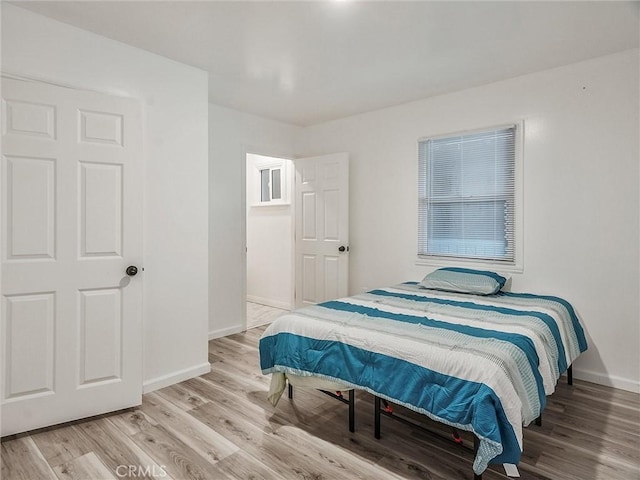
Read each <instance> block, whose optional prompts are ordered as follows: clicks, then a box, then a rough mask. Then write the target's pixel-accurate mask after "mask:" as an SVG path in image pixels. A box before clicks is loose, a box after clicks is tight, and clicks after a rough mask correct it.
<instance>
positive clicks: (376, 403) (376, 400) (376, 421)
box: [373, 396, 380, 439]
mask: <svg viewBox="0 0 640 480" xmlns="http://www.w3.org/2000/svg"><path fill="white" fill-rule="evenodd" d="M373 426H374V428H373V430H374V436H375V437H376V438H377V439H380V397H378V396H374V397H373Z"/></svg>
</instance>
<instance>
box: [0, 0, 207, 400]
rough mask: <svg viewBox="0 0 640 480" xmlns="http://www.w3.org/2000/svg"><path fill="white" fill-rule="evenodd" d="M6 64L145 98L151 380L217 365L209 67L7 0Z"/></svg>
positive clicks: (170, 379) (162, 381) (147, 371)
mask: <svg viewBox="0 0 640 480" xmlns="http://www.w3.org/2000/svg"><path fill="white" fill-rule="evenodd" d="M2 70H3V71H4V72H9V73H12V74H20V75H24V76H30V77H35V78H39V79H45V80H49V81H52V82H57V83H62V84H67V85H71V86H75V87H78V88H83V89H89V90H96V91H100V92H105V93H110V94H114V95H120V96H128V97H134V98H136V99H139V101H140V102H141V104H142V107H143V129H144V148H145V175H146V183H145V185H144V186H143V185H141V186H140V187H141V188H144V189H145V195H144V202H145V204H144V268H145V272H144V274H143V278H142V280H143V282H144V287H143V291H144V311H143V338H144V345H143V348H144V354H143V358H144V366H143V368H144V370H143V372H144V373H143V375H144V381H145V387H144V389H145V391H149V390H151V389H155V388H158V387H161V386H164V385H167V384H170V383H174V382H176V381H180V380H183V379H185V378H189V377H191V376H194V375H199V374H201V373H203V372H205V371H208V369H209V363H208V352H207V318H208V289H207V283H208V280H207V279H208V268H207V267H208V252H207V248H208V244H207V236H208V226H207V222H208V218H207V195H208V193H207V191H208V185H207V167H208V162H207V142H208V139H207V136H208V131H207V98H208V94H207V74H206V73H205V72H203V71H201V70H198V69H195V68H192V67H188V66H186V65H182V64H179V63H176V62H173V61H171V60H168V59H166V58H162V57H159V56H157V55H154V54H151V53H148V52H146V51H143V50H139V49H136V48H133V47H130V46H127V45H124V44H122V43H118V42H115V41H112V40H109V39H107V38H104V37H100V36H98V35H95V34H92V33H89V32H87V31H84V30H80V29H77V28H74V27H71V26H69V25H66V24H63V23H60V22H56V21H53V20H50V19H48V18H46V17H43V16H40V15H36V14H34V13H31V12H28V11H26V10H23V9H21V8H17V7H15V6H12V5H7V4H6V3H5V2H2Z"/></svg>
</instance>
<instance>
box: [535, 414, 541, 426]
mask: <svg viewBox="0 0 640 480" xmlns="http://www.w3.org/2000/svg"><path fill="white" fill-rule="evenodd" d="M536 425H537V426H539V427H541V426H542V414H540V416H539V417H538V418H536Z"/></svg>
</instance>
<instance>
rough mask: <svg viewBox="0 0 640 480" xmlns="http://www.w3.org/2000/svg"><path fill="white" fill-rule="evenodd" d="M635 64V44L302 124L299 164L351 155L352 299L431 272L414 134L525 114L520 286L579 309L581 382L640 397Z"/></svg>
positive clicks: (578, 373) (475, 125) (516, 287)
mask: <svg viewBox="0 0 640 480" xmlns="http://www.w3.org/2000/svg"><path fill="white" fill-rule="evenodd" d="M638 66H639V65H638V51H637V50H633V51H628V52H623V53H620V54H616V55H611V56H606V57H601V58H598V59H595V60H591V61H586V62H582V63H578V64H575V65H569V66H565V67H562V68H557V69H553V70H548V71H544V72H540V73H536V74H532V75H526V76H523V77H519V78H514V79H511V80H507V81H503V82H499V83H493V84H490V85H486V86H482V87H478V88H473V89H469V90H464V91H460V92H457V93H454V94H449V95H442V96H438V97H433V98H429V99H425V100H422V101H418V102H412V103H409V104H404V105H400V106H396V107H393V108H389V109H385V110H379V111H375V112H371V113H366V114H362V115H357V116H353V117H349V118H345V119H341V120H337V121H333V122H329V123H326V124H322V125H317V126H312V127H309V128H306V129H304V130H303V131H302V134H301V135H299V137H298V144H297V150H296V151H297V153H298V154H299V155H300V156H311V155H319V154H324V153H330V152H341V151H345V152H349V154H350V158H351V172H350V173H351V175H350V179H351V184H350V189H351V190H350V191H351V206H350V208H351V211H350V218H351V227H350V234H351V254H350V255H351V257H350V291H351V293H355V292H359V291H361V290H363V289H366V288H370V287H375V286H381V285H388V284H393V283H396V282H400V281H405V280H417V279H420V278H422V276H424V275H425V274H426V273H427V272H428V271H430V270H431V269H430V268H427V267H421V266H417V265H416V264H415V260H416V253H415V252H416V232H417V200H416V199H417V159H416V141H417V139H418V138H420V137H424V136H427V135H432V134H441V133H447V132H457V131H461V130H466V129H473V128H478V127H483V126H491V125H496V124H502V123H504V122H510V121H516V120H520V119H523V120H524V121H525V146H524V229H525V232H524V272H523V273H522V274H514V278H513V287H512V289H513V290H514V291H530V292H539V293H550V294H555V295H559V296H562V297H565V298H566V299H568V300H569V301H571V302H572V303H573V304H574V305H575V306H576V308H577V310H578V312H579V313H580V314H581V316H582V318H583V321H584V324H585V326H586V331H587V332H588V335H589V340H590V342H589V343H590V347H589V350H588V351H587V353H585V354H584V355H583V356H582V357H581V358H580V359H579V360H578V361H577V362H576V364H575V368H574V372H575V375H576V377H579V378H584V379H588V380H592V381H596V382H599V383H604V384H610V385H615V386H618V387H621V388H626V389H630V390H636V391H637V390H639V388H640V387H639V378H640V372H639V369H640V353H639V351H640V348H639V340H640V330H639V329H640V327H639V325H640V310H639V303H638V302H639V300H638V298H639V287H640V286H639V279H638V276H639V273H638V271H639V261H640V259H639V236H638V220H639V213H638V212H639V198H638V189H639V178H638V175H639V168H638V165H639V149H638V134H639V123H638V101H639V98H638V81H639V78H638Z"/></svg>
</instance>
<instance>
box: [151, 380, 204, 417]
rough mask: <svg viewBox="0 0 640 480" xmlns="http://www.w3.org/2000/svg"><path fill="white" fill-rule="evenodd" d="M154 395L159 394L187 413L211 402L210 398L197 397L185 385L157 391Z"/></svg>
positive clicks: (176, 385) (178, 384)
mask: <svg viewBox="0 0 640 480" xmlns="http://www.w3.org/2000/svg"><path fill="white" fill-rule="evenodd" d="M154 393H157V394H158V395H160V396H161V397H162V398H164V399H166V400H169V401H170V402H171V403H173V404H174V405H177V406H178V407H179V408H180V409H182V410H183V411H185V412H187V411H189V410H191V409H192V408H196V407H198V406H200V405H202V404H203V403H208V402H210V401H211V400H209V399H208V398H203V397H201V396H199V395H197V394H196V393H194V392H193V391H192V390H189V389H187V388H185V387H184V385H182V384H180V383H177V384H175V385H171V386H169V387H165V388H163V389H160V390H156V391H155V392H154Z"/></svg>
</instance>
